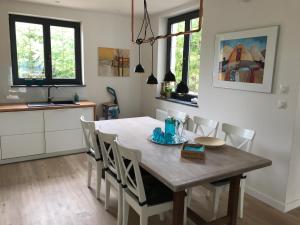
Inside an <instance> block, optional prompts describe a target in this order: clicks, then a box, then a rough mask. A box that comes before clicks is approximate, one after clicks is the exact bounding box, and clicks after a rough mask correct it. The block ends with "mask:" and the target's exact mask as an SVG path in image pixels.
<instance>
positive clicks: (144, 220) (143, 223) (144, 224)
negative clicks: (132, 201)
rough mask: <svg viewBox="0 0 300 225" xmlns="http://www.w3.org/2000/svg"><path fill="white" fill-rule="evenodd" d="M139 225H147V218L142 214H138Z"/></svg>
mask: <svg viewBox="0 0 300 225" xmlns="http://www.w3.org/2000/svg"><path fill="white" fill-rule="evenodd" d="M140 225H148V216H146V215H145V214H144V213H143V212H142V213H141V214H140Z"/></svg>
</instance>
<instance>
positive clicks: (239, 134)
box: [222, 123, 255, 152]
mask: <svg viewBox="0 0 300 225" xmlns="http://www.w3.org/2000/svg"><path fill="white" fill-rule="evenodd" d="M222 131H223V132H224V133H225V137H224V140H225V141H226V143H228V144H231V145H233V146H234V147H236V148H238V149H241V150H244V151H246V152H250V151H251V147H252V143H253V140H254V137H255V131H253V130H249V129H244V128H240V127H237V126H234V125H230V124H227V123H223V125H222Z"/></svg>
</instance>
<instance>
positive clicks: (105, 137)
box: [97, 130, 121, 181]
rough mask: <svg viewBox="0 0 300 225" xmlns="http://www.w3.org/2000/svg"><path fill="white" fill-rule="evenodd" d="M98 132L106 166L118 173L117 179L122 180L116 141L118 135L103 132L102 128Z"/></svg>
mask: <svg viewBox="0 0 300 225" xmlns="http://www.w3.org/2000/svg"><path fill="white" fill-rule="evenodd" d="M97 133H98V138H99V141H100V147H101V152H102V156H103V163H104V168H105V169H109V170H110V171H111V172H112V173H114V174H115V175H116V177H117V180H118V181H121V173H120V166H119V160H118V155H117V149H116V142H115V140H116V139H117V135H116V134H107V133H103V132H101V131H100V130H98V131H97Z"/></svg>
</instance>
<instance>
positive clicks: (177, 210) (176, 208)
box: [173, 191, 185, 225]
mask: <svg viewBox="0 0 300 225" xmlns="http://www.w3.org/2000/svg"><path fill="white" fill-rule="evenodd" d="M184 198H185V191H180V192H174V193H173V201H174V202H173V225H183V214H184V212H183V211H184Z"/></svg>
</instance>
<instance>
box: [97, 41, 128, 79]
mask: <svg viewBox="0 0 300 225" xmlns="http://www.w3.org/2000/svg"><path fill="white" fill-rule="evenodd" d="M129 75H130V51H129V49H119V48H103V47H99V48H98V76H108V77H129Z"/></svg>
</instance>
